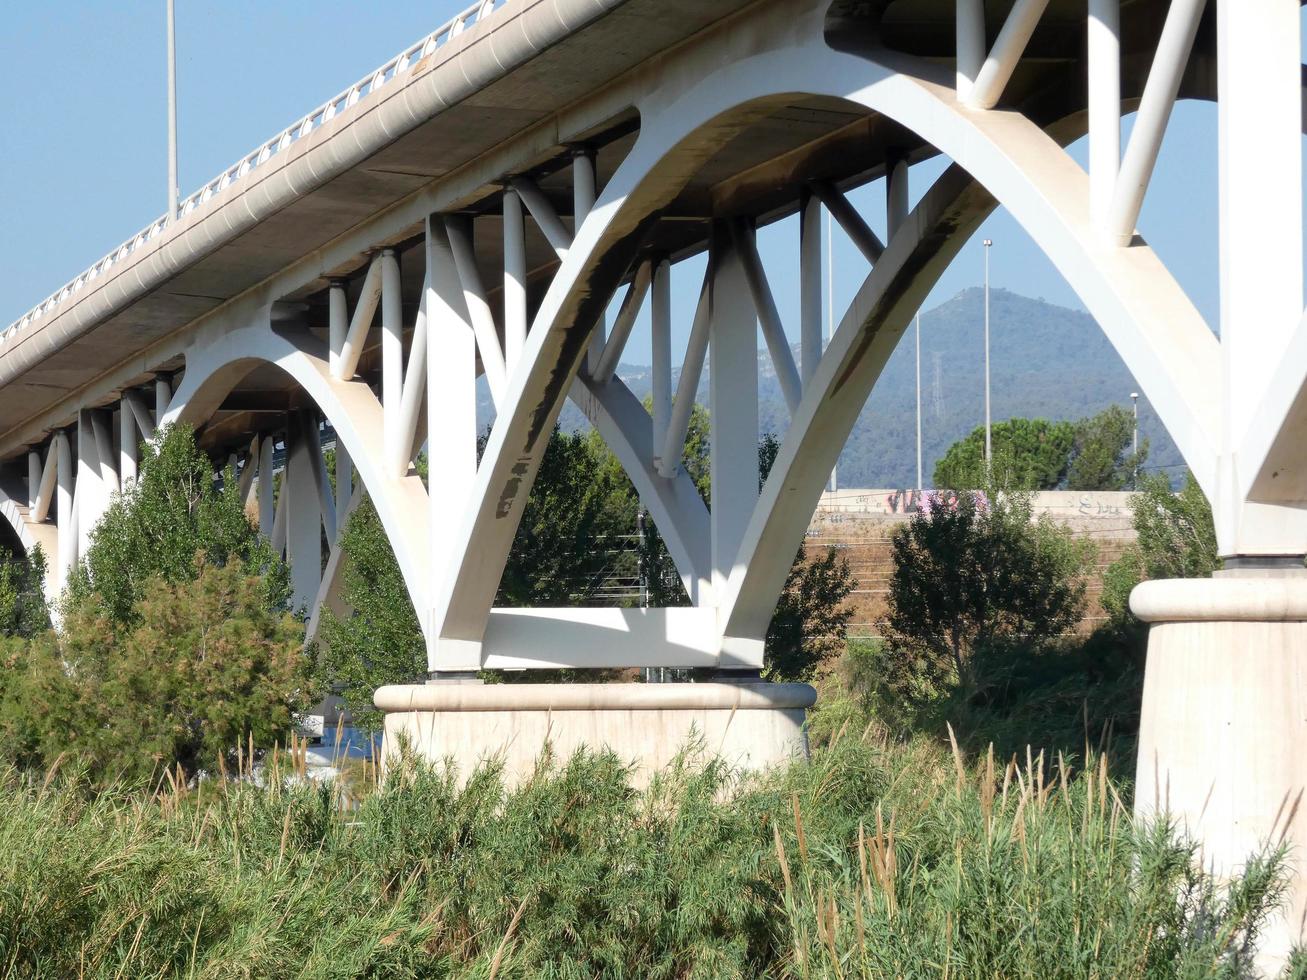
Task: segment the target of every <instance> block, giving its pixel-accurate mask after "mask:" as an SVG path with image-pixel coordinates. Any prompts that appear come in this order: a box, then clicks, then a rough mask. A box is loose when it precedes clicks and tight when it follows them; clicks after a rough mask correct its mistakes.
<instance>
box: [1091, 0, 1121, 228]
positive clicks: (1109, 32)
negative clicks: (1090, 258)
mask: <svg viewBox="0 0 1307 980" xmlns="http://www.w3.org/2000/svg"><path fill="white" fill-rule="evenodd" d="M1120 168H1121V0H1089V210H1090V214H1091V215H1092V216H1093V221H1094V226H1095V227H1096V228H1098V229H1099V231H1101V232H1104V233H1105V232H1106V229H1107V224H1108V216H1109V214H1110V213H1111V210H1112V193H1113V191H1114V190H1115V189H1116V175H1117V171H1118V170H1120Z"/></svg>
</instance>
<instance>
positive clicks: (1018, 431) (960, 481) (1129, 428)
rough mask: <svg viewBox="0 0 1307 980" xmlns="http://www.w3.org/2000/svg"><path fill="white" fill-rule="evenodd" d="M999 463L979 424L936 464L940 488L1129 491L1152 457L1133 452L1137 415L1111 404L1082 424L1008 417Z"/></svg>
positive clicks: (997, 428)
mask: <svg viewBox="0 0 1307 980" xmlns="http://www.w3.org/2000/svg"><path fill="white" fill-rule="evenodd" d="M990 439H991V442H992V444H993V462H992V464H991V466H989V467H987V466H986V465H985V428H984V426H978V427H976V428H975V429H974V430H972V432H971V434H970V435H968V436H967V437H966V438H965V439H960V440H958V441H957V442H955V443H954V444H953V445H952V446H950V447H949V448H948V451H947V452H945V454H944V455H943V457H942V458H941V459H940V461H939V462H938V463H936V464H935V486H936V487H940V488H945V489H950V490H976V489H980V488H982V487H990V486H992V487H996V488H998V489H1003V490H1058V489H1066V490H1123V489H1125V488H1126V487H1127V486H1129V485H1132V484H1133V483H1134V481H1135V479H1136V474H1137V473H1138V471H1139V468H1140V467H1141V466H1142V465H1143V463H1144V461H1145V460H1146V459H1147V458H1148V442H1147V440H1145V441H1144V442H1143V443H1142V444H1141V445H1140V447H1139V452H1138V454H1137V455H1136V453H1135V452H1134V451H1133V447H1132V443H1133V439H1134V418H1133V416H1132V415H1131V413H1130V412H1128V411H1127V410H1126V409H1124V408H1122V407H1121V406H1120V405H1110V406H1108V407H1107V408H1105V409H1104V410H1103V411H1101V412H1099V413H1098V414H1097V415H1093V416H1090V417H1089V418H1085V419H1081V420H1080V421H1078V422H1065V421H1063V422H1050V421H1049V420H1048V419H1023V418H1014V419H1007V420H1005V421H1002V422H998V423H995V424H994V425H993V426H991V436H990Z"/></svg>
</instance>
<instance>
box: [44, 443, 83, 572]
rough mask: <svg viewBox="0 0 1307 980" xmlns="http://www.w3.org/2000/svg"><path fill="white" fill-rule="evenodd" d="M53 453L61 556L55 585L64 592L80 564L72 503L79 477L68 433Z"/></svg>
mask: <svg viewBox="0 0 1307 980" xmlns="http://www.w3.org/2000/svg"><path fill="white" fill-rule="evenodd" d="M50 452H52V453H54V457H55V470H56V472H57V477H58V491H57V493H56V511H55V519H56V521H57V523H58V525H59V556H58V566H57V568H56V573H55V581H56V582H57V583H58V585H59V588H61V589H62V588H63V586H64V583H65V582H67V581H68V573H69V572H70V571H72V568H73V566H74V565H76V564H77V508H76V502H75V501H74V499H73V497H74V492H75V490H76V487H77V475H76V473H75V472H74V470H73V447H72V443H71V441H70V440H69V438H68V434H67V433H66V432H58V433H55V437H54V442H53V443H52V444H51V446H50Z"/></svg>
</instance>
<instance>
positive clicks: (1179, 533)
mask: <svg viewBox="0 0 1307 980" xmlns="http://www.w3.org/2000/svg"><path fill="white" fill-rule="evenodd" d="M1139 490H1140V493H1139V496H1137V497H1136V498H1135V499H1134V500H1133V501H1132V502H1131V504H1130V508H1131V511H1132V514H1133V517H1132V523H1133V525H1134V529H1135V532H1136V534H1137V535H1138V538H1137V539H1136V541H1135V543H1134V544H1133V545H1132V546H1131V547H1130V548H1128V549H1127V550H1126V552H1125V553H1124V554H1123V555H1122V556H1121V557H1120V558H1118V559H1117V560H1116V561H1115V562H1113V563H1112V564H1111V565H1109V566H1108V568H1107V569H1106V571H1105V572H1104V573H1103V592H1102V598H1101V601H1102V604H1103V609H1104V611H1105V612H1106V613H1107V615H1108V619H1109V621H1110V623H1111V625H1112V626H1113V627H1114V628H1116V629H1118V630H1120V631H1122V632H1124V633H1126V634H1129V635H1131V636H1133V637H1134V639H1135V641H1136V644H1141V643H1142V638H1143V635H1144V633H1143V630H1142V629H1141V624H1140V623H1139V622H1138V621H1137V620H1136V619H1135V618H1134V616H1133V615H1132V614H1131V612H1130V592H1131V591H1132V590H1133V589H1134V587H1135V586H1136V585H1138V584H1139V583H1140V582H1142V581H1144V580H1145V579H1161V578H1207V577H1208V576H1210V575H1211V574H1212V572H1214V571H1216V570H1217V569H1218V568H1220V567H1221V558H1220V556H1219V554H1218V553H1217V547H1216V527H1215V525H1214V523H1213V522H1212V507H1211V504H1209V503H1208V501H1207V497H1206V495H1205V494H1204V493H1203V490H1202V487H1200V486H1199V485H1198V481H1197V480H1195V479H1194V476H1193V474H1192V473H1186V474H1185V481H1184V486H1183V487H1182V488H1181V490H1180V492H1179V493H1175V492H1173V491H1172V490H1171V483H1170V481H1169V480H1168V479H1167V478H1166V477H1164V476H1161V475H1155V476H1145V477H1143V478H1141V479H1140V481H1139Z"/></svg>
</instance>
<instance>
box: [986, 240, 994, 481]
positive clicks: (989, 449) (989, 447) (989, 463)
mask: <svg viewBox="0 0 1307 980" xmlns="http://www.w3.org/2000/svg"><path fill="white" fill-rule="evenodd" d="M993 244H994V243H993V241H991V240H990V239H988V238H986V239H985V475H986V476H987V477H992V476H993V473H992V467H993V458H994V445H993V442H992V439H991V433H990V420H989V249H990V246H991V245H993Z"/></svg>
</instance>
